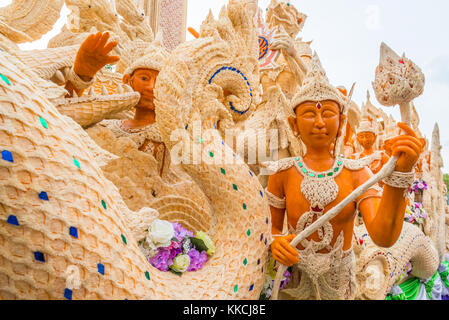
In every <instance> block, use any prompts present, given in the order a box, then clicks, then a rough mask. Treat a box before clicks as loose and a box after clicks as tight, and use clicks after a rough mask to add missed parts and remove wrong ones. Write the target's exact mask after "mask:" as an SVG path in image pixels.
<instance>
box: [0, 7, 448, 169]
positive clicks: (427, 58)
mask: <svg viewBox="0 0 449 320" xmlns="http://www.w3.org/2000/svg"><path fill="white" fill-rule="evenodd" d="M9 2H11V1H10V0H0V6H2V5H6V4H8V3H9ZM269 2H270V0H259V5H260V7H262V8H263V9H265V8H266V7H267V6H268V4H269ZM226 3H227V1H226V0H207V1H204V0H188V4H189V7H188V20H187V24H188V26H191V27H194V28H195V29H197V30H199V26H200V24H201V22H202V21H203V20H204V19H205V17H206V15H207V13H208V11H209V8H211V9H212V12H213V13H214V15H215V16H218V13H219V11H220V8H221V7H222V6H223V5H225V4H226ZM290 3H291V4H293V5H294V6H295V7H296V8H298V9H299V10H300V11H302V12H304V13H305V14H307V15H308V20H307V22H306V25H305V27H304V30H303V32H302V34H301V36H302V37H303V39H304V40H313V43H312V48H313V49H314V50H316V51H317V52H318V54H319V56H320V58H321V61H322V63H323V66H324V68H325V69H326V71H327V74H328V77H329V79H330V80H331V82H332V83H333V84H335V85H344V86H346V87H348V88H349V87H350V86H351V85H352V83H353V82H355V81H356V82H357V87H356V91H355V92H354V100H355V101H356V102H357V104H359V105H361V103H362V102H364V101H365V99H366V90H367V89H369V90H370V91H371V96H372V99H371V100H372V102H373V103H374V105H376V106H380V105H379V104H378V103H377V101H376V100H375V98H374V93H373V91H372V87H371V82H372V81H373V79H374V72H375V68H376V66H377V64H378V61H379V47H380V43H381V42H382V41H384V42H385V43H387V44H388V45H389V46H390V47H391V48H393V50H395V51H396V52H397V53H398V54H402V53H403V52H405V53H406V55H407V56H408V57H409V58H411V59H412V60H414V61H415V62H416V63H417V64H418V65H419V66H420V67H421V68H422V69H423V71H424V74H425V75H426V87H425V91H424V94H423V95H422V96H421V97H419V98H418V99H416V101H415V105H416V107H417V110H418V113H419V114H420V117H421V124H420V129H421V131H422V132H423V134H424V135H426V136H427V137H428V138H430V137H431V135H432V130H433V127H434V124H435V122H438V124H439V126H440V132H441V142H442V145H443V159H444V162H445V163H446V164H447V165H446V171H449V169H447V168H449V43H448V39H449V36H448V35H447V32H448V31H449V19H447V13H448V12H449V1H447V0H430V1H423V0H370V1H367V0H290ZM66 15H67V10H66V9H65V8H64V9H63V11H62V17H61V19H60V20H59V21H58V23H57V24H56V26H55V28H54V30H53V31H51V32H50V33H49V34H47V35H45V36H44V37H43V38H42V39H41V40H39V41H36V42H34V43H30V44H24V45H21V48H22V49H34V48H44V47H45V46H46V43H47V42H48V40H49V39H50V38H52V37H53V36H54V35H55V34H57V33H58V32H59V30H60V29H61V27H62V25H63V24H64V23H65V16H66ZM190 39H192V37H191V36H188V40H190ZM384 110H385V111H386V112H387V113H393V114H394V115H395V117H396V118H397V119H399V118H400V117H399V110H398V108H384Z"/></svg>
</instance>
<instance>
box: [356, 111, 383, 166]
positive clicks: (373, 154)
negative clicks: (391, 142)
mask: <svg viewBox="0 0 449 320" xmlns="http://www.w3.org/2000/svg"><path fill="white" fill-rule="evenodd" d="M376 139H377V134H376V130H375V129H374V128H373V125H372V123H371V121H369V120H368V119H365V120H363V121H362V122H361V123H360V126H359V128H358V130H357V142H358V143H359V144H360V145H361V146H362V148H363V151H362V152H361V153H357V154H354V155H353V156H352V158H353V159H363V160H365V161H366V165H367V166H368V167H369V168H370V169H371V171H372V172H373V173H374V174H376V173H378V172H379V171H380V170H381V169H382V167H383V166H384V165H385V164H386V163H387V162H388V160H389V159H390V157H389V156H387V154H386V153H385V152H383V151H382V150H374V144H375V143H376Z"/></svg>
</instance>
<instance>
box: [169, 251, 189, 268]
mask: <svg viewBox="0 0 449 320" xmlns="http://www.w3.org/2000/svg"><path fill="white" fill-rule="evenodd" d="M189 266H190V257H189V256H188V255H186V254H180V255H178V256H177V257H176V258H174V259H173V265H172V266H171V268H172V270H173V271H176V272H181V273H182V272H186V271H187V269H188V268H189Z"/></svg>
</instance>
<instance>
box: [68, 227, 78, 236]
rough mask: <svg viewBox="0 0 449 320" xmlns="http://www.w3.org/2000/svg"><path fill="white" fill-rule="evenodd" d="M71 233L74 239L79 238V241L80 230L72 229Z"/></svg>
mask: <svg viewBox="0 0 449 320" xmlns="http://www.w3.org/2000/svg"><path fill="white" fill-rule="evenodd" d="M69 233H70V235H71V236H72V237H74V238H77V239H78V229H77V228H75V227H70V229H69Z"/></svg>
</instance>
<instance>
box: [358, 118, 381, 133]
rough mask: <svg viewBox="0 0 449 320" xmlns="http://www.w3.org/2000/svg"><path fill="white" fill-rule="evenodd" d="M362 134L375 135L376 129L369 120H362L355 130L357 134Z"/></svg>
mask: <svg viewBox="0 0 449 320" xmlns="http://www.w3.org/2000/svg"><path fill="white" fill-rule="evenodd" d="M362 132H371V133H374V134H375V135H377V132H376V129H375V128H374V127H373V124H372V123H371V121H370V120H369V119H363V120H362V121H361V122H360V125H359V127H358V128H357V134H359V133H362Z"/></svg>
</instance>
